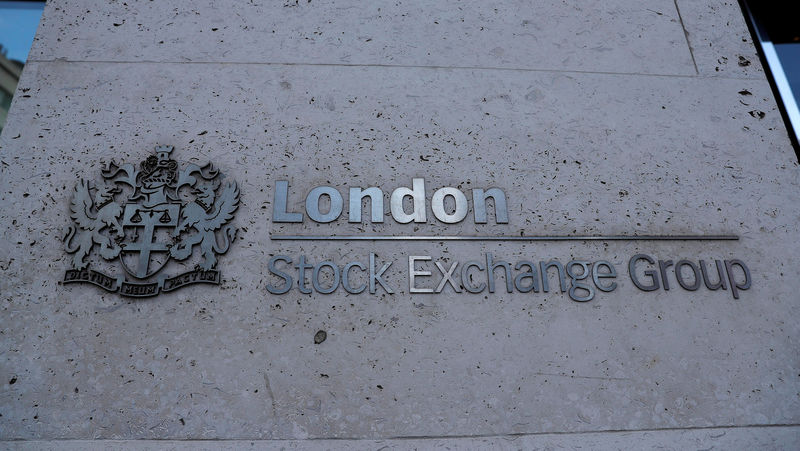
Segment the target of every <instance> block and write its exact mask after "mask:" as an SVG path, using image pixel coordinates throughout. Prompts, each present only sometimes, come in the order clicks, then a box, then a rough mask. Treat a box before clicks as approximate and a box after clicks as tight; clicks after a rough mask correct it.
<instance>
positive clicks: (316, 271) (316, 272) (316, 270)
mask: <svg viewBox="0 0 800 451" xmlns="http://www.w3.org/2000/svg"><path fill="white" fill-rule="evenodd" d="M309 216H310V215H309ZM325 266H327V267H329V268H331V269H333V284H331V286H330V287H328V288H325V289H323V288H322V285H321V284H320V283H319V272H320V270H322V268H323V267H325ZM311 284H312V285H313V286H314V289H315V290H317V291H319V292H320V293H322V294H331V293H333V292H334V291H336V289H337V288H339V267H338V266H336V265H335V264H333V262H330V261H324V262H320V263H317V264H316V265H314V274H313V275H312V276H311Z"/></svg>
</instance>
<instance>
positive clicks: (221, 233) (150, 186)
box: [63, 146, 239, 297]
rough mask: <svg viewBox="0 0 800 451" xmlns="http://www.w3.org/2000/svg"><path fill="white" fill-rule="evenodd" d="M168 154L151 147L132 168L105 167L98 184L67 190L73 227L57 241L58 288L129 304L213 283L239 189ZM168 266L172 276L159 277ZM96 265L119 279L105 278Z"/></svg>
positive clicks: (230, 236) (231, 232) (231, 234)
mask: <svg viewBox="0 0 800 451" xmlns="http://www.w3.org/2000/svg"><path fill="white" fill-rule="evenodd" d="M172 151H173V147H171V146H158V147H156V149H155V152H154V153H153V155H150V156H149V157H148V158H147V159H146V160H144V161H142V162H141V163H140V164H139V166H138V167H135V166H134V165H132V164H129V163H127V164H123V165H121V166H118V165H117V164H116V163H114V162H113V161H112V162H111V163H110V164H109V165H108V167H106V168H105V169H103V170H102V171H101V175H102V178H101V179H99V180H94V181H87V180H85V179H81V180H80V181H79V182H78V183H77V184H76V185H75V191H74V193H73V196H72V201H71V204H70V211H71V214H70V217H71V218H72V220H73V221H74V222H73V224H72V225H70V226H69V229H68V231H67V235H66V237H65V238H64V245H65V247H66V251H67V252H68V253H70V254H72V269H69V270H67V272H66V273H65V274H64V281H63V282H64V283H90V284H94V285H97V286H99V287H101V288H103V289H105V290H107V291H111V292H118V293H119V294H121V295H123V296H132V297H148V296H155V295H157V294H159V293H160V292H169V291H173V290H177V289H179V288H181V287H184V286H187V285H191V284H196V283H204V284H214V285H218V284H219V283H220V273H219V271H218V270H217V269H216V266H217V256H218V255H221V254H224V253H225V252H227V251H228V248H229V246H230V244H231V243H232V242H233V240H234V239H235V238H236V229H235V228H234V227H233V226H232V225H230V224H229V222H230V221H231V220H232V219H233V217H234V213H235V212H236V209H237V208H238V207H239V188H238V187H237V185H236V182H235V181H228V182H225V181H224V176H223V175H222V174H221V173H219V171H217V170H216V169H214V167H213V166H212V165H211V164H210V163H209V164H207V165H205V166H203V167H200V166H197V165H196V164H189V165H186V166H185V167H184V168H183V169H180V168H179V165H178V162H177V161H175V160H173V159H172V158H171V153H172ZM179 262H182V263H181V264H178V263H179ZM109 263H111V265H109ZM173 263H174V265H173V266H175V267H180V268H181V269H182V271H181V272H180V273H178V274H176V275H172V276H169V275H164V274H159V273H160V272H161V271H162V270H164V269H165V268H166V267H167V266H168V265H170V264H173ZM114 264H116V265H114ZM101 265H102V266H104V267H112V268H114V267H116V268H118V269H120V268H121V269H122V271H123V272H122V273H117V274H112V275H110V274H107V273H105V272H102V271H101V270H99V269H98V268H99V267H100V266H101ZM96 267H97V268H96ZM187 268H192V269H190V270H188V271H187Z"/></svg>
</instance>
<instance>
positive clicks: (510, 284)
mask: <svg viewBox="0 0 800 451" xmlns="http://www.w3.org/2000/svg"><path fill="white" fill-rule="evenodd" d="M501 266H502V267H503V269H505V274H506V275H505V279H506V292H508V293H511V292H513V291H514V279H513V278H512V277H511V263H509V262H504V261H503V260H500V261H498V262H497V263H495V262H494V261H493V260H492V254H489V253H487V254H486V277H487V280H488V282H489V293H494V270H495V269H497V268H499V267H501Z"/></svg>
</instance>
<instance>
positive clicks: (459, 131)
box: [0, 61, 800, 446]
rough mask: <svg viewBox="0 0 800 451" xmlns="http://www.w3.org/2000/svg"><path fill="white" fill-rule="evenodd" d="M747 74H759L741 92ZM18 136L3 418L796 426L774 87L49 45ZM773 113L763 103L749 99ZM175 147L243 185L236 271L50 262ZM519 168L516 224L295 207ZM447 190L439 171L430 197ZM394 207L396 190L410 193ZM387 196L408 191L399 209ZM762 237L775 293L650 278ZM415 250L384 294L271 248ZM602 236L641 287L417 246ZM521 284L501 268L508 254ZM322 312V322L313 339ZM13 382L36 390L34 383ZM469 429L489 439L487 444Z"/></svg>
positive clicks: (386, 427)
mask: <svg viewBox="0 0 800 451" xmlns="http://www.w3.org/2000/svg"><path fill="white" fill-rule="evenodd" d="M743 89H746V90H748V91H749V92H751V93H752V95H750V96H743V95H742V94H739V91H741V90H743ZM20 92H21V93H23V95H21V96H17V98H15V101H14V105H13V106H12V109H13V112H14V114H13V115H12V116H10V119H9V122H8V123H7V125H6V128H5V129H4V131H3V135H2V137H0V145H2V150H0V155H2V164H0V171H1V172H0V174H1V175H2V176H1V177H0V207H1V208H0V223H2V224H3V226H4V227H3V229H2V238H3V240H4V241H3V244H2V245H1V246H0V255H2V256H3V257H2V259H0V270H1V271H2V274H3V276H2V279H0V293H1V294H2V319H0V321H1V322H2V330H3V338H2V344H3V349H2V359H3V364H2V365H0V381H2V382H3V385H2V392H1V393H0V396H2V400H3V401H2V404H3V405H4V406H6V407H5V408H4V409H3V412H2V413H3V416H2V417H1V418H0V430H2V437H3V438H4V439H7V440H10V439H45V440H52V439H90V438H101V439H156V438H158V439H304V438H373V439H374V438H387V437H398V436H402V437H405V436H461V435H495V434H500V435H503V434H530V433H552V432H592V431H605V430H640V429H660V428H695V427H712V426H721V425H724V426H747V425H776V424H797V422H798V420H799V419H798V412H800V400H798V397H797V392H798V385H799V384H798V383H799V382H800V376H798V371H797V367H798V354H797V349H798V346H797V337H798V329H797V324H798V321H797V313H796V309H795V308H794V307H795V304H796V302H797V293H798V290H800V283H798V281H797V278H796V277H795V271H794V268H796V267H797V265H798V264H800V262H799V261H798V257H797V255H798V252H797V250H798V249H797V244H796V240H795V237H796V236H797V234H798V227H799V226H798V224H800V222H799V221H798V218H799V217H800V207H798V206H800V199H798V197H800V191H798V167H797V163H796V160H795V158H794V155H793V154H792V151H791V148H790V147H789V146H788V141H787V139H786V132H785V130H784V129H783V127H782V124H781V121H780V115H779V113H778V112H777V110H776V108H775V106H774V104H773V102H772V100H771V94H770V90H769V85H768V84H767V83H766V81H764V80H740V79H719V80H711V79H707V78H702V77H660V76H648V75H626V76H620V75H611V74H575V73H532V72H529V71H497V70H475V69H419V68H387V67H347V68H343V67H312V66H302V65H288V66H275V65H260V64H257V65H252V64H200V65H198V64H181V63H173V64H164V63H148V64H142V63H134V64H129V63H70V62H63V61H55V62H39V63H32V64H30V65H29V66H28V67H26V69H25V73H24V75H23V79H22V80H21V82H20ZM753 111H756V112H758V111H760V112H763V113H764V114H763V115H761V114H757V113H751V112H753ZM157 144H170V145H174V146H175V147H176V153H175V158H176V159H178V160H181V161H190V162H195V163H204V162H206V161H213V162H215V164H216V165H217V166H218V167H219V168H220V169H221V170H222V171H223V172H225V174H227V175H228V176H230V177H232V178H234V179H236V180H237V181H238V182H239V186H240V188H241V191H242V205H241V207H240V210H239V212H238V213H237V218H236V224H237V226H238V227H240V228H241V233H240V238H239V240H238V241H237V242H236V243H235V245H234V246H233V248H232V249H231V251H230V252H229V253H228V254H227V255H226V256H225V258H224V259H222V262H221V264H220V269H221V271H222V272H223V277H224V282H223V284H222V286H221V287H219V288H216V287H211V288H209V287H189V288H185V289H183V290H181V291H177V292H175V293H170V294H165V295H162V296H160V297H159V298H156V299H152V300H146V301H130V300H126V299H122V298H119V297H118V296H116V295H113V294H106V293H104V292H102V291H100V290H98V289H95V288H92V287H87V286H64V285H60V284H59V283H58V282H57V281H58V280H59V279H60V278H61V277H62V275H63V271H64V270H65V269H67V267H68V266H69V258H68V257H67V256H66V255H65V253H64V252H63V250H62V247H61V242H60V240H61V238H62V237H63V233H64V230H65V228H66V226H67V225H68V224H69V212H68V202H69V196H70V195H71V190H72V187H73V186H74V184H75V183H76V182H77V180H78V178H80V177H85V178H90V177H96V176H97V173H98V171H99V169H100V167H101V166H102V163H103V162H108V161H110V160H111V159H115V160H117V161H118V162H119V161H126V162H131V163H137V162H139V161H141V160H143V159H144V158H146V157H147V156H148V155H149V154H150V152H151V151H152V148H153V147H154V146H155V145H157ZM415 176H418V177H424V178H425V179H426V182H427V183H428V186H429V190H433V189H435V188H438V187H441V186H455V187H459V188H461V189H464V190H467V189H469V188H470V187H473V186H476V187H489V186H498V187H502V188H503V189H505V190H506V193H507V196H508V198H509V211H510V220H509V224H507V225H502V224H499V225H498V224H489V225H485V226H484V225H479V224H474V222H470V221H464V222H463V223H460V224H456V225H451V226H445V225H443V224H442V223H438V222H436V221H433V220H432V221H429V222H428V223H426V224H418V225H415V224H398V223H396V222H394V221H393V220H391V218H390V217H388V216H387V221H386V222H385V223H383V224H372V225H367V226H359V225H354V224H349V223H347V222H345V220H344V219H339V220H338V221H336V222H334V223H330V224H316V223H313V222H309V221H306V222H305V223H303V224H297V225H292V224H288V225H287V224H273V223H272V222H271V212H272V202H273V194H272V190H273V188H274V185H275V181H276V180H288V181H289V183H290V187H291V188H292V191H291V193H290V195H291V201H290V207H291V208H292V209H295V210H299V209H300V208H302V199H303V198H304V196H305V194H307V192H308V191H309V190H310V189H311V188H312V187H315V186H319V185H331V186H333V187H335V188H337V189H339V190H341V191H343V192H344V191H345V190H346V188H347V187H349V186H353V185H361V186H364V187H366V186H380V187H382V188H383V189H384V190H386V191H389V190H391V189H393V188H395V187H398V186H410V183H411V178H412V177H415ZM429 192H430V191H429ZM387 209H388V206H387ZM387 213H388V210H387ZM273 233H308V234H311V233H315V234H351V233H387V234H397V235H405V234H417V233H419V234H441V235H444V234H447V235H468V234H487V235H492V234H495V235H517V234H520V233H527V234H580V235H585V234H623V233H627V234H634V233H639V234H690V233H700V234H718V233H732V234H737V235H740V236H741V239H740V240H739V241H738V242H733V243H726V242H705V243H701V244H698V243H695V242H674V243H648V242H625V243H612V242H609V243H605V242H572V243H569V242H568V243H544V244H542V243H534V244H530V243H528V244H524V243H523V244H509V243H481V242H470V243H457V244H453V243H447V242H432V243H405V244H400V245H398V244H393V243H370V242H359V243H347V244H342V243H330V242H322V243H313V242H311V243H309V242H290V243H287V242H276V241H274V240H270V234H273ZM639 252H646V253H649V254H651V255H653V256H655V257H657V258H663V259H673V260H677V259H680V258H688V259H695V260H696V259H701V258H703V259H707V260H708V259H714V258H718V259H722V258H740V259H743V260H745V261H746V262H747V264H748V265H749V267H750V269H751V271H752V274H753V287H752V288H751V289H750V290H749V291H747V292H744V293H743V294H742V296H741V298H740V299H738V300H735V299H733V297H732V296H731V293H730V291H727V290H726V291H722V290H720V291H715V292H711V291H708V290H706V291H699V292H687V291H681V290H680V289H678V288H677V287H674V285H673V289H672V290H670V291H663V290H662V291H658V292H653V293H643V292H641V291H639V290H637V289H636V288H635V287H634V286H633V284H632V282H631V280H630V279H629V278H627V277H626V276H625V275H624V268H625V267H626V265H627V261H628V258H630V256H632V255H634V254H636V253H639ZM370 253H375V254H376V255H377V258H378V259H379V260H380V261H393V262H394V263H393V265H392V267H391V268H390V270H389V271H388V272H387V280H388V281H389V283H390V284H391V285H392V286H393V288H394V289H395V294H393V295H389V294H387V293H384V292H382V291H379V292H378V293H377V294H375V295H368V294H366V293H365V294H361V295H348V294H346V293H344V292H342V291H341V290H339V291H337V292H335V294H332V295H321V294H318V293H316V294H312V295H302V294H299V293H298V292H297V291H291V292H290V293H288V294H286V295H282V296H273V295H269V294H268V293H267V292H266V285H267V284H269V283H276V278H275V277H274V276H270V275H269V274H268V272H267V271H266V264H267V261H268V259H269V258H270V257H271V256H274V255H278V254H284V255H289V256H291V257H292V258H297V257H299V256H300V255H301V254H305V255H307V256H309V258H314V259H316V261H321V260H323V259H331V260H335V261H336V262H340V263H343V262H346V261H350V260H361V261H364V260H365V259H367V258H368V257H369V254H370ZM486 253H492V254H493V255H494V256H495V257H497V258H503V259H505V260H508V261H512V262H516V261H519V260H521V259H533V260H535V261H538V260H540V259H549V258H557V259H559V260H561V261H562V262H566V261H569V260H570V259H572V258H585V259H600V258H604V259H607V260H609V261H611V262H612V263H614V264H615V265H616V267H617V269H618V270H619V271H620V273H621V276H620V277H619V278H618V280H617V282H618V283H619V288H618V289H617V290H616V291H615V292H613V293H610V294H601V295H598V296H597V298H595V299H594V300H592V301H590V302H588V303H578V302H574V301H571V300H570V299H569V297H568V296H566V295H565V294H562V293H559V292H558V291H551V292H550V293H529V294H523V293H519V292H515V293H511V294H508V293H505V292H503V291H502V289H501V290H499V291H498V292H495V293H491V294H490V293H486V292H484V293H481V294H477V295H472V294H466V293H461V294H455V293H453V292H452V291H451V288H450V287H448V288H447V289H446V291H445V293H443V294H439V295H428V294H410V293H409V292H408V285H407V284H408V281H407V279H406V277H405V274H406V272H407V271H406V269H404V266H405V265H406V264H407V263H406V262H405V261H404V259H405V258H406V257H407V256H408V255H431V256H433V257H434V258H435V259H439V260H442V261H444V262H446V263H448V264H450V263H452V262H454V261H459V262H462V263H463V262H465V261H467V260H480V259H481V258H483V257H484V256H485V254H486ZM498 281H499V282H498V283H499V284H500V286H502V278H501V277H498ZM319 330H324V331H326V332H327V340H326V341H324V342H322V343H318V344H315V343H314V335H315V334H316V333H317V331H319ZM12 380H13V383H12ZM467 446H468V445H467Z"/></svg>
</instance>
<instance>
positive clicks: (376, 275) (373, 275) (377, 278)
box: [369, 254, 394, 294]
mask: <svg viewBox="0 0 800 451" xmlns="http://www.w3.org/2000/svg"><path fill="white" fill-rule="evenodd" d="M375 257H376V255H375V254H369V292H370V293H371V294H374V293H375V290H376V287H375V282H378V283H379V284H380V285H381V286H382V287H383V289H384V290H386V292H387V293H389V294H393V293H394V291H392V289H391V288H389V285H386V283H385V281H384V280H383V279H381V276H382V275H383V273H384V272H385V271H386V270H387V269H389V267H390V266H392V262H389V263H384V264H383V266H381V269H380V270H379V271H378V272H375Z"/></svg>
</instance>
